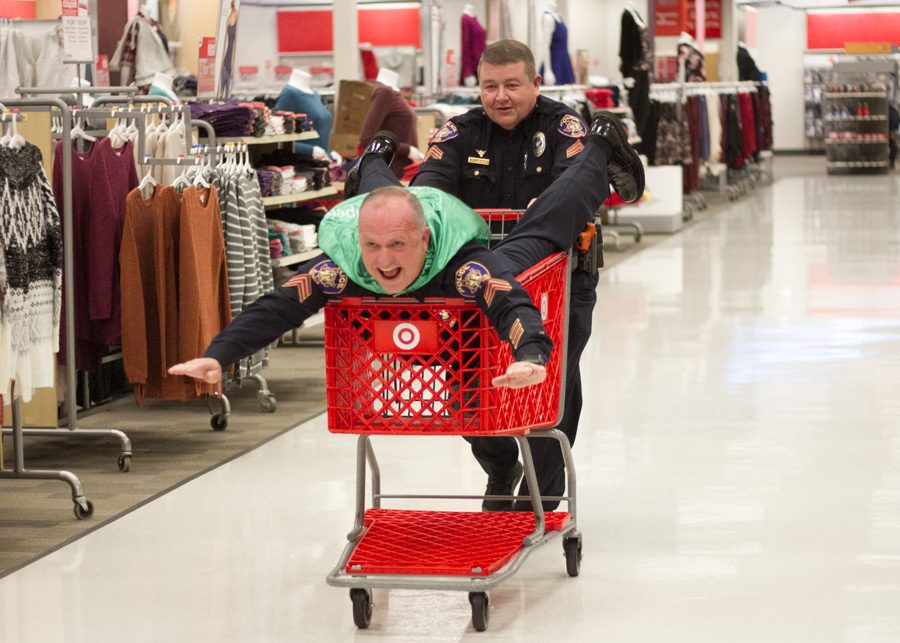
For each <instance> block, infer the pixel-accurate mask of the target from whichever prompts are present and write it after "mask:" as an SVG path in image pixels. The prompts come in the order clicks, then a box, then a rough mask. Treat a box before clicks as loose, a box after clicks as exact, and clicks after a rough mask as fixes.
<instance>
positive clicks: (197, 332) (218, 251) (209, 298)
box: [178, 186, 231, 391]
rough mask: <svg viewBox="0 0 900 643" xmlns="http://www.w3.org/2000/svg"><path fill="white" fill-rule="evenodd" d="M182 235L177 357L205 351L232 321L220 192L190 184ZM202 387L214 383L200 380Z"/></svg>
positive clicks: (205, 388) (184, 202)
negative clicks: (205, 383)
mask: <svg viewBox="0 0 900 643" xmlns="http://www.w3.org/2000/svg"><path fill="white" fill-rule="evenodd" d="M178 229H179V233H180V238H179V241H178V247H179V249H180V252H179V260H178V311H179V315H178V360H179V361H181V362H185V361H187V360H190V359H194V358H195V357H200V356H201V355H203V352H204V351H205V350H206V347H207V346H209V343H210V342H211V341H212V339H213V338H214V337H215V336H216V335H218V334H219V333H220V332H221V331H222V329H223V328H225V326H226V325H227V324H228V322H230V321H231V309H230V306H229V302H228V275H227V272H226V269H225V243H224V240H223V236H222V218H221V215H220V213H219V198H218V195H217V194H216V189H215V188H214V187H211V188H209V190H208V191H207V190H202V189H201V188H198V187H195V186H191V187H189V188H188V189H186V190H185V191H184V194H182V197H181V217H180V221H179V226H178ZM198 390H200V391H208V390H209V386H208V385H203V384H200V383H198Z"/></svg>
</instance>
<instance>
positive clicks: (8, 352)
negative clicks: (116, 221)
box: [0, 143, 62, 402]
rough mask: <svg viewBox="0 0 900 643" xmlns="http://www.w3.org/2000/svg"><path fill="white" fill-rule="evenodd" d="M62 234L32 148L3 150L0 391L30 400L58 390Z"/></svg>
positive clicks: (0, 174) (36, 152)
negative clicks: (42, 390)
mask: <svg viewBox="0 0 900 643" xmlns="http://www.w3.org/2000/svg"><path fill="white" fill-rule="evenodd" d="M61 292H62V234H61V227H60V222H59V214H58V212H57V210H56V204H55V202H54V200H53V192H52V191H51V189H50V183H49V182H48V180H47V175H46V174H45V173H44V167H43V164H42V162H41V152H40V150H39V149H38V148H37V147H35V146H34V145H31V144H27V143H26V144H25V145H24V146H23V147H22V148H20V149H12V148H9V147H0V387H2V392H6V391H7V390H8V388H7V387H8V384H9V381H10V380H12V379H14V380H16V387H15V394H16V395H17V396H21V397H22V399H23V400H25V401H26V402H27V401H28V400H30V399H31V394H32V391H33V389H35V388H39V387H45V386H53V361H54V359H53V353H54V352H56V351H57V350H59V312H60V295H61Z"/></svg>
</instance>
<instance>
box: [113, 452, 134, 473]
mask: <svg viewBox="0 0 900 643" xmlns="http://www.w3.org/2000/svg"><path fill="white" fill-rule="evenodd" d="M116 464H118V465H119V471H123V472H125V471H128V470H129V469H131V456H130V455H120V456H119V459H118V460H117V461H116Z"/></svg>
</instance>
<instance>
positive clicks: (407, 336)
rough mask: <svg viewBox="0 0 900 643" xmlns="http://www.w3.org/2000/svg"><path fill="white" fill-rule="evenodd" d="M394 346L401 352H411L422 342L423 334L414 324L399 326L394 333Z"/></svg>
mask: <svg viewBox="0 0 900 643" xmlns="http://www.w3.org/2000/svg"><path fill="white" fill-rule="evenodd" d="M393 340H394V345H395V346H396V347H397V348H399V349H400V350H404V351H411V350H413V349H414V348H415V347H416V346H418V345H419V342H420V341H421V340H422V334H421V333H420V332H419V329H418V328H416V327H415V326H414V325H413V324H407V323H404V324H397V325H396V326H395V327H394V333H393Z"/></svg>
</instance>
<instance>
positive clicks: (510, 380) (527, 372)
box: [491, 362, 547, 388]
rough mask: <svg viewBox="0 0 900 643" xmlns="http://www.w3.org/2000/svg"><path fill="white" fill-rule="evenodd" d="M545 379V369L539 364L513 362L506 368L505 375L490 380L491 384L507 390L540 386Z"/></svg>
mask: <svg viewBox="0 0 900 643" xmlns="http://www.w3.org/2000/svg"><path fill="white" fill-rule="evenodd" d="M545 379H547V369H546V368H544V367H543V366H541V365H540V364H533V363H531V362H513V363H512V364H510V365H509V367H507V369H506V373H504V374H503V375H498V376H497V377H495V378H494V379H492V380H491V384H493V385H494V386H506V387H508V388H524V387H526V386H531V385H532V384H540V383H541V382H543V381H544V380H545Z"/></svg>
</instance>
